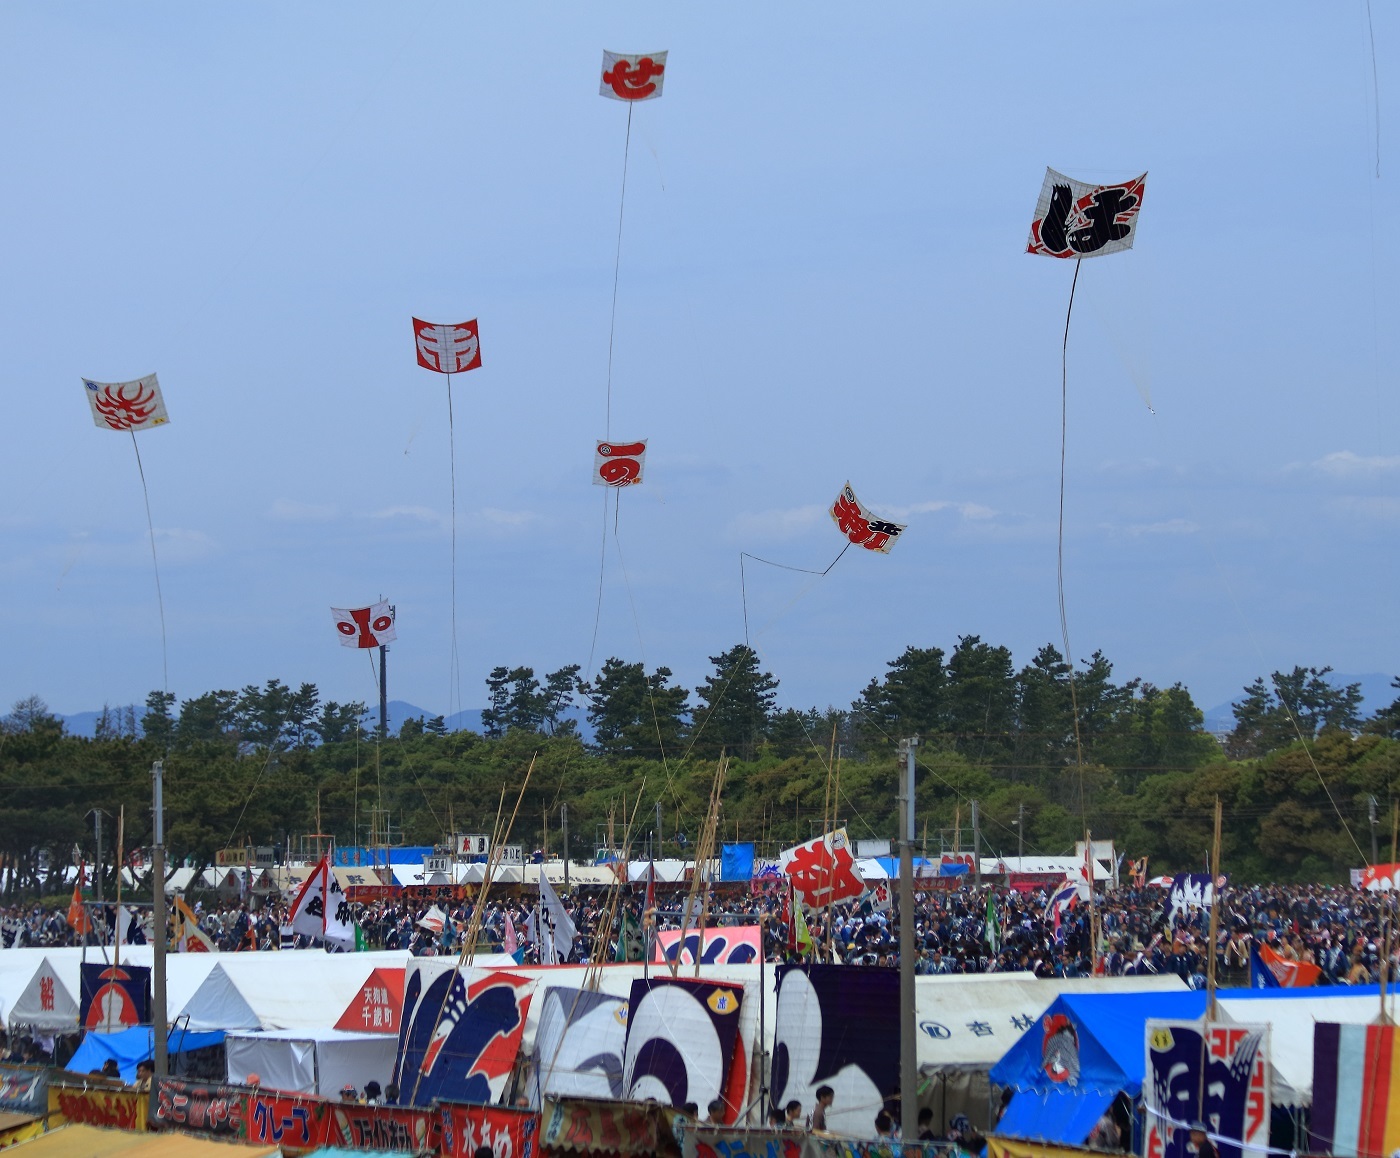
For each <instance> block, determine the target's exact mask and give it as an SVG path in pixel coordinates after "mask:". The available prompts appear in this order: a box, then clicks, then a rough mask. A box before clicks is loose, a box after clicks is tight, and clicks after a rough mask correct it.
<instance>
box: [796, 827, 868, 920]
mask: <svg viewBox="0 0 1400 1158" xmlns="http://www.w3.org/2000/svg"><path fill="white" fill-rule="evenodd" d="M781 863H782V869H783V872H784V873H786V874H787V876H788V877H789V878H790V879H791V880H792V891H793V893H794V894H795V895H796V897H797V899H798V901H799V902H800V903H801V904H802V905H803V906H805V907H806V908H808V909H821V908H825V907H826V906H827V905H829V904H840V903H841V902H843V901H853V900H855V899H856V898H857V897H859V896H860V895H861V894H862V893H863V892H865V881H863V880H862V879H861V875H860V873H858V872H857V871H856V858H855V857H854V856H853V855H852V854H851V842H850V841H849V840H848V839H847V837H846V830H845V829H844V828H838V829H837V830H836V831H835V832H828V833H826V834H825V835H824V836H819V837H817V838H816V839H815V840H809V841H806V842H804V843H803V844H799V845H795V846H793V847H792V848H789V849H785V850H784V851H783V854H782V862H781Z"/></svg>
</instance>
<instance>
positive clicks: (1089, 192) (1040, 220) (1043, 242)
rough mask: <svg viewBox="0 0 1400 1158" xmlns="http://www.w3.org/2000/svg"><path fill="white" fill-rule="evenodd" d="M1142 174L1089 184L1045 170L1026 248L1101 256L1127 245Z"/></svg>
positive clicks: (1051, 253)
mask: <svg viewBox="0 0 1400 1158" xmlns="http://www.w3.org/2000/svg"><path fill="white" fill-rule="evenodd" d="M1146 184H1147V174H1146V173H1144V174H1143V175H1142V176H1141V177H1134V178H1132V180H1130V181H1123V182H1121V183H1120V184H1117V185H1090V184H1088V183H1087V182H1084V181H1076V180H1074V179H1073V178H1072V177H1066V176H1065V175H1064V174H1063V173H1057V172H1055V170H1054V169H1046V170H1045V184H1044V185H1042V186H1041V189H1040V199H1039V200H1038V201H1037V202H1036V203H1035V220H1034V221H1032V222H1031V236H1030V241H1029V242H1028V243H1027V244H1026V252H1027V253H1040V254H1044V255H1045V256H1046V257H1076V258H1077V257H1103V256H1104V255H1105V254H1109V253H1120V252H1122V251H1123V250H1125V249H1132V247H1133V237H1134V236H1135V235H1136V233H1137V216H1138V210H1140V209H1141V208H1142V194H1143V189H1144V187H1145V186H1146Z"/></svg>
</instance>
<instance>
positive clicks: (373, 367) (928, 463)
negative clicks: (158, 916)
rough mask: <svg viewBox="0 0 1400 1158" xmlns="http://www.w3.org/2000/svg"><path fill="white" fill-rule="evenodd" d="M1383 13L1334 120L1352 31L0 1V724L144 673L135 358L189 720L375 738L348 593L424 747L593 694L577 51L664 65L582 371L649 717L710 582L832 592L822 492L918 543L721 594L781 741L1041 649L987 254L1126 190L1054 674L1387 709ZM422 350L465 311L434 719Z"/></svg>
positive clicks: (1021, 433)
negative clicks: (1051, 196)
mask: <svg viewBox="0 0 1400 1158" xmlns="http://www.w3.org/2000/svg"><path fill="white" fill-rule="evenodd" d="M1373 7H1374V13H1375V21H1376V23H1375V43H1376V60H1377V65H1378V68H1377V72H1378V79H1379V86H1378V87H1379V107H1378V108H1377V105H1376V103H1375V99H1374V96H1373V88H1372V67H1371V54H1370V49H1369V44H1368V39H1367V27H1366V13H1365V6H1364V4H1363V3H1359V2H1357V3H1339V4H1328V5H1318V4H1304V3H1276V4H1271V5H1268V6H1261V5H1243V4H1241V5H1217V4H1206V3H1197V4H1187V5H1182V4H1173V5H1165V4H1155V5H1133V6H1131V7H1129V8H1120V9H1113V10H1092V11H1090V10H1085V11H1084V12H1083V13H1079V14H1077V15H1074V14H1067V13H1066V12H1064V11H1057V12H1056V14H1055V15H1054V17H1053V19H1052V18H1051V11H1050V9H1048V8H1045V7H1043V6H1037V5H1016V6H1009V5H993V4H977V5H971V6H969V5H951V4H946V5H945V4H931V3H910V4H884V5H875V6H867V5H862V6H851V5H839V6H838V5H822V4H818V5H811V4H804V5H796V4H762V5H752V4H746V5H740V4H727V5H725V4H708V5H703V6H700V5H691V6H680V5H659V4H656V3H648V4H635V5H620V4H595V5H589V6H587V11H584V10H582V9H581V8H580V7H579V6H564V5H557V6H545V5H504V4H497V5H473V6H470V7H468V6H465V5H458V4H451V5H443V4H414V5H411V6H409V5H380V4H375V5H369V4H354V3H342V4H336V5H324V4H322V5H299V6H288V5H284V4H270V3H264V4H260V3H238V4H217V5H204V4H199V5H194V4H187V3H180V4H154V3H150V4H142V5H139V6H133V5H110V4H99V3H87V4H64V3H11V4H6V5H4V6H3V7H0V98H3V107H4V108H5V109H6V110H7V113H6V115H5V116H4V118H3V121H2V122H0V124H3V130H2V132H3V135H2V136H0V171H3V173H4V178H5V179H4V181H3V184H0V212H2V213H3V223H4V224H3V243H0V268H2V269H3V273H4V285H5V303H4V306H5V308H4V309H3V311H0V375H3V379H4V383H5V397H6V399H7V409H6V421H5V422H4V424H3V429H0V488H3V493H4V495H5V496H6V499H7V501H6V502H5V503H4V506H3V509H0V535H2V536H3V540H2V541H3V544H4V549H3V551H2V552H0V596H3V606H4V607H5V609H6V611H7V617H8V625H7V630H6V632H5V634H4V640H5V643H4V650H3V662H0V706H2V705H7V704H8V703H9V702H11V701H12V700H14V699H16V698H18V697H20V696H24V695H27V694H29V693H38V694H39V695H41V696H43V697H44V698H45V699H46V700H48V702H49V703H50V705H51V706H52V707H54V708H55V709H56V710H59V711H63V712H74V711H79V710H83V709H89V708H94V707H98V706H100V705H101V704H102V703H103V702H104V701H108V702H111V703H114V704H116V703H124V702H128V701H131V700H137V701H139V700H141V699H142V698H144V696H145V695H146V693H147V692H148V691H149V690H150V689H152V688H155V687H158V686H160V684H161V681H162V666H161V645H160V630H159V620H158V617H157V606H156V598H155V588H154V582H153V578H152V571H151V560H150V554H149V547H148V543H147V539H146V524H145V514H144V509H143V507H142V500H141V491H140V484H139V480H138V477H137V472H136V463H135V458H134V455H133V453H132V446H131V440H130V438H129V437H128V436H126V435H119V434H114V433H109V432H104V431H99V430H97V429H96V428H95V427H94V426H93V425H92V422H91V419H90V417H89V415H88V411H87V407H86V405H85V403H84V399H83V393H82V388H81V385H80V381H79V379H80V377H81V376H90V377H94V378H98V379H103V380H108V381H114V380H119V379H126V378H134V377H137V376H139V375H142V374H146V373H150V372H151V371H153V370H154V371H158V372H159V374H160V380H161V382H162V384H163V386H164V389H165V393H166V400H167V405H168V407H169V410H170V415H171V422H170V425H169V426H167V427H164V428H161V429H158V430H153V431H149V432H144V433H142V434H140V435H139V436H138V437H139V439H140V446H141V452H142V456H143V459H144V462H145V470H146V475H147V478H148V480H149V482H150V486H151V507H152V512H153V516H154V521H155V526H156V535H157V543H158V548H159V554H160V563H161V576H162V579H163V582H164V595H165V609H166V619H167V625H168V635H169V678H170V685H169V686H170V690H171V691H173V692H175V693H176V694H177V695H179V696H180V697H181V698H185V697H188V696H191V695H195V694H198V693H200V692H202V691H205V690H208V689H211V688H216V687H239V686H241V685H243V684H247V683H252V682H256V683H261V682H262V681H264V680H266V679H268V678H269V677H277V678H280V679H283V680H286V681H290V682H299V681H302V680H310V681H314V682H315V683H317V684H318V685H319V686H320V687H321V689H322V691H323V693H324V694H326V695H327V696H330V697H334V698H337V699H342V700H344V699H352V698H360V699H366V700H372V699H373V698H374V697H375V695H376V692H375V685H374V681H373V678H372V675H371V668H370V664H369V663H368V662H367V660H366V657H365V655H364V654H357V653H356V652H353V651H350V650H347V649H344V648H341V647H340V646H338V637H337V636H336V634H335V632H334V630H333V628H332V624H331V620H330V615H329V611H328V608H329V606H330V605H332V604H337V605H358V604H361V603H365V602H369V601H371V600H373V599H374V598H376V597H377V596H378V595H380V594H381V593H382V594H383V595H385V596H387V597H389V598H391V599H392V600H393V601H394V602H395V603H396V605H397V607H398V613H399V636H400V639H399V642H398V643H397V644H396V645H395V646H394V648H393V649H392V651H391V654H390V657H389V664H390V694H391V696H393V697H394V698H402V699H406V700H410V701H412V702H414V703H417V704H420V705H422V706H423V707H425V708H428V709H429V710H433V711H448V710H452V709H455V708H457V707H459V706H460V707H475V706H479V705H480V704H481V703H482V702H483V701H484V698H485V697H484V687H483V684H482V680H483V678H484V676H485V674H486V672H487V671H488V670H489V669H490V668H491V667H492V666H493V665H495V664H500V663H504V664H530V665H533V666H534V667H535V668H536V670H538V671H543V670H549V669H553V668H556V667H559V666H561V665H563V664H566V663H570V662H577V663H580V664H585V663H586V662H587V661H588V658H589V653H590V645H591V642H592V639H593V631H594V609H595V604H596V599H597V592H598V586H597V584H598V571H599V553H600V545H601V543H600V540H601V532H602V528H603V525H604V524H603V515H602V504H603V498H604V494H605V492H604V491H603V490H602V489H601V488H597V487H593V486H591V485H590V484H589V474H590V469H591V464H592V460H591V454H592V447H591V443H592V440H594V439H596V438H600V437H602V436H603V435H604V425H603V424H604V399H605V378H606V371H607V359H608V318H609V306H610V301H611V293H612V284H613V257H614V248H615V245H616V227H617V216H618V194H619V181H620V178H621V170H622V155H623V140H624V131H625V125H626V119H627V107H626V106H625V105H623V104H620V103H618V102H614V101H608V100H603V99H602V98H600V97H599V96H598V95H597V86H598V81H597V70H598V67H599V63H600V60H601V55H602V52H603V50H604V49H605V48H608V49H613V50H615V51H623V52H629V51H648V50H657V49H668V50H669V52H670V58H669V62H668V68H667V73H666V86H665V96H664V97H663V98H662V99H661V100H659V101H653V102H649V103H647V104H644V105H640V106H637V107H636V108H635V113H634V119H633V125H632V140H631V164H630V169H629V180H628V188H627V206H626V217H625V234H624V238H623V246H622V264H621V275H620V282H619V292H618V305H617V329H616V342H615V350H614V369H613V400H612V415H613V424H612V434H613V436H614V437H617V438H633V437H646V438H649V439H650V440H651V449H650V454H649V458H648V472H649V473H648V477H647V480H646V482H645V484H644V485H643V486H641V487H638V488H634V489H633V490H631V491H629V492H627V493H624V494H622V495H621V511H620V519H619V521H618V536H617V539H616V540H614V539H613V538H612V535H611V527H612V524H611V521H609V522H608V524H607V526H608V529H609V537H608V551H607V562H606V570H605V574H604V583H603V599H602V615H601V620H600V622H599V624H598V631H597V646H596V651H595V652H594V663H595V666H596V664H598V663H601V661H602V659H603V658H605V657H606V656H608V655H612V654H616V655H619V656H622V657H624V658H627V659H638V658H645V660H646V661H647V663H648V665H656V664H666V665H668V666H670V667H672V668H673V669H674V670H675V671H676V673H677V675H678V677H679V678H680V679H682V680H683V681H684V682H686V683H687V684H691V685H693V684H694V683H695V682H697V681H698V680H699V679H701V678H702V677H703V676H704V674H705V673H706V671H707V670H708V669H709V664H708V661H707V658H706V657H707V656H710V655H715V654H718V652H719V651H720V650H721V649H723V648H725V647H728V646H731V645H732V644H734V643H736V642H738V641H740V640H741V639H742V638H743V607H742V605H741V600H740V588H739V567H738V554H739V552H740V551H741V550H747V551H751V552H754V553H756V554H759V555H762V556H764V557H766V558H770V559H775V560H778V561H782V562H787V563H791V564H793V565H795V566H804V567H815V568H820V567H824V566H825V565H826V564H827V563H828V562H830V561H831V559H832V558H833V557H834V556H835V554H836V552H837V551H838V550H839V549H840V545H841V539H840V537H839V535H838V533H837V531H836V530H835V528H834V527H833V526H832V524H831V523H830V521H829V520H828V519H827V518H826V515H825V513H824V511H825V508H826V506H828V505H829V504H830V503H831V501H832V500H833V498H834V497H835V495H836V492H837V490H838V488H839V487H840V486H841V484H842V483H843V482H845V481H846V479H847V478H849V479H850V480H851V481H852V483H853V485H854V486H855V489H856V491H857V493H858V494H859V495H860V497H861V499H862V500H863V501H864V502H865V503H866V504H867V505H869V506H871V507H873V508H874V509H875V510H876V511H877V512H879V513H881V514H885V515H888V516H891V517H894V518H898V519H899V520H900V521H904V522H908V523H909V524H910V525H909V529H908V531H907V532H906V533H905V535H904V537H903V538H902V539H901V540H900V541H899V542H898V544H897V546H896V548H895V550H894V551H893V553H892V554H890V555H889V556H888V557H883V556H874V555H870V554H867V553H865V552H860V551H857V550H855V549H853V550H852V551H851V552H850V553H848V554H847V556H846V557H845V558H844V559H843V560H842V561H841V563H840V564H839V565H838V566H837V567H836V568H835V569H833V570H832V572H831V573H830V575H828V576H827V577H826V578H825V579H822V580H819V581H815V582H813V581H811V577H809V576H803V575H799V574H794V573H791V572H784V571H778V570H774V569H771V568H761V567H751V568H750V569H749V571H748V612H749V619H750V625H751V628H752V629H753V632H754V636H753V639H754V643H755V646H756V647H758V649H759V651H760V653H761V655H762V658H763V660H764V662H765V664H766V665H768V666H769V667H770V669H771V670H772V671H773V672H774V673H775V674H776V675H777V676H778V677H779V678H780V680H781V681H782V692H781V698H782V700H783V702H784V703H788V704H794V705H797V706H808V705H812V704H816V705H822V706H824V705H826V704H827V703H829V702H830V703H837V704H845V703H848V702H849V701H850V699H851V698H852V697H853V696H854V695H855V694H856V693H857V692H858V691H859V689H860V688H861V686H862V685H864V683H865V682H866V681H867V680H868V679H869V678H870V677H871V676H872V675H875V674H877V673H879V672H881V671H882V670H883V665H884V662H885V661H886V660H888V659H891V658H893V657H894V656H895V655H897V654H898V653H899V652H900V651H902V650H903V648H904V647H905V646H906V645H908V644H911V643H912V644H918V645H921V646H928V645H933V644H937V645H940V646H943V647H945V648H951V647H952V646H953V644H954V643H955V641H956V637H957V636H958V635H959V634H964V633H969V632H971V633H978V634H980V635H982V636H983V637H984V638H986V639H989V640H992V641H994V642H998V643H1005V644H1008V645H1010V646H1011V647H1012V648H1013V649H1014V651H1015V653H1016V658H1017V662H1018V663H1021V662H1025V661H1027V660H1029V658H1030V656H1031V655H1032V653H1033V652H1034V650H1035V649H1036V648H1037V647H1038V646H1039V645H1041V644H1043V643H1045V642H1050V641H1058V638H1059V625H1058V615H1057V609H1056V598H1055V518H1056V488H1057V478H1058V473H1057V472H1058V465H1059V423H1060V411H1059V406H1060V342H1061V336H1062V330H1063V326H1064V317H1065V305H1066V300H1067V297H1068V293H1069V287H1070V278H1071V276H1072V273H1073V267H1072V266H1071V265H1070V264H1069V263H1067V262H1058V261H1054V260H1050V259H1046V258H1038V257H1032V256H1028V255H1026V254H1025V253H1024V248H1025V240H1026V234H1027V229H1028V226H1029V221H1030V217H1031V211H1032V209H1033V207H1034V204H1035V199H1036V194H1037V192H1038V191H1039V188H1040V184H1041V180H1042V176H1043V174H1044V170H1045V167H1046V166H1047V165H1053V166H1054V167H1055V168H1057V169H1060V170H1062V171H1064V172H1066V173H1069V174H1072V175H1075V176H1078V177H1081V178H1085V179H1090V180H1103V181H1113V180H1121V179H1124V178H1127V177H1130V176H1133V175H1135V174H1137V173H1139V172H1141V171H1142V170H1144V169H1146V170H1148V173H1149V176H1148V183H1147V193H1146V199H1145V205H1144V208H1143V211H1142V216H1141V224H1140V231H1139V235H1138V241H1137V246H1136V248H1135V249H1134V250H1133V251H1132V252H1130V253H1125V254H1120V255H1117V256H1112V257H1106V258H1103V259H1100V260H1093V261H1089V262H1087V263H1085V264H1084V266H1083V269H1082V272H1081V275H1080V278H1079V286H1078V297H1077V301H1076V306H1075V313H1074V320H1073V326H1072V329H1071V333H1070V344H1069V396H1070V412H1069V450H1068V462H1069V475H1068V479H1069V490H1068V499H1067V503H1068V506H1067V534H1066V542H1065V551H1066V594H1067V601H1068V609H1069V619H1070V627H1071V633H1072V639H1073V642H1074V647H1075V651H1076V653H1077V654H1078V655H1079V656H1080V657H1084V656H1087V655H1088V654H1089V653H1090V652H1091V651H1092V650H1093V649H1095V648H1102V649H1103V650H1104V651H1105V652H1106V653H1107V654H1108V656H1109V657H1110V658H1111V659H1112V660H1113V661H1114V662H1115V664H1116V665H1117V667H1116V670H1117V674H1118V675H1119V676H1120V677H1122V678H1128V677H1130V676H1142V677H1144V678H1147V679H1150V680H1153V681H1155V682H1158V683H1171V682H1173V681H1176V680H1182V681H1185V682H1186V683H1187V684H1188V685H1189V686H1190V687H1191V689H1192V690H1193V692H1194V693H1195V694H1196V697H1197V701H1198V702H1199V703H1201V704H1202V705H1210V704H1213V703H1216V702H1219V701H1221V700H1224V699H1227V698H1229V697H1230V696H1232V695H1233V694H1235V693H1236V692H1237V691H1238V689H1239V688H1240V686H1241V685H1242V684H1244V683H1246V682H1248V681H1249V680H1250V679H1252V678H1253V677H1254V676H1255V675H1257V674H1260V673H1264V672H1267V671H1269V670H1271V669H1273V668H1277V667H1284V666H1291V665H1293V664H1295V663H1301V664H1316V665H1323V664H1331V665H1332V666H1334V667H1335V668H1337V669H1338V670H1340V671H1344V672H1366V671H1383V672H1394V671H1396V670H1400V660H1397V657H1396V651H1397V642H1398V640H1397V628H1398V627H1400V623H1397V616H1396V600H1395V595H1394V586H1395V575H1396V571H1397V564H1398V563H1400V551H1397V543H1396V533H1397V530H1400V493H1397V487H1396V483H1397V481H1400V448H1397V445H1396V429H1397V418H1400V405H1397V400H1396V391H1395V387H1396V373H1395V367H1396V365H1397V354H1398V353H1400V326H1397V324H1396V318H1397V305H1400V282H1398V280H1397V279H1398V278H1400V275H1397V268H1398V267H1400V244H1397V240H1396V230H1395V224H1394V223H1395V222H1396V220H1397V219H1400V212H1398V211H1400V196H1397V188H1400V185H1398V184H1397V182H1400V70H1397V69H1396V67H1395V62H1396V60H1397V55H1398V54H1400V11H1397V9H1396V8H1395V7H1394V6H1393V5H1385V4H1380V5H1374V6H1373ZM1377 114H1379V130H1380V144H1379V152H1380V161H1379V165H1380V176H1379V178H1378V177H1377V175H1376V173H1377V138H1376V132H1377V129H1376V126H1377ZM415 314H416V315H418V316H420V317H424V318H428V319H430V320H433V321H442V322H452V321H458V320H461V319H463V318H468V317H477V318H479V319H480V328H481V348H482V355H483V361H484V366H483V368H482V369H480V370H478V371H474V372H472V373H470V374H468V375H465V376H458V377H455V378H454V379H453V401H454V410H455V419H456V465H457V482H458V498H457V531H458V580H457V588H458V598H457V604H458V606H457V622H458V635H459V647H460V654H461V660H460V663H461V690H460V692H457V691H454V690H453V689H452V683H451V680H452V674H451V673H452V661H451V647H450V633H451V632H450V623H451V605H450V597H449V582H450V571H449V534H450V514H449V512H450V492H449V483H448V477H449V476H448V463H449V459H448V430H447V399H446V391H445V389H444V380H443V378H442V377H441V376H439V375H435V374H432V373H429V372H428V371H425V370H422V369H420V368H419V367H418V366H417V365H416V364H415V358H414V351H413V340H412V331H411V327H410V317H411V316H413V315H415ZM1149 402H1150V406H1151V408H1152V410H1155V414H1154V413H1152V411H1151V410H1149ZM619 547H620V551H619ZM624 559H625V567H624V565H623V562H622V560H624ZM629 591H630V599H629Z"/></svg>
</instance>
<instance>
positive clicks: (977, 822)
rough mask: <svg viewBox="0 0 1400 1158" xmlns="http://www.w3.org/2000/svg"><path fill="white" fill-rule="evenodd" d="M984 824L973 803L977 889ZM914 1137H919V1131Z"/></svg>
mask: <svg viewBox="0 0 1400 1158" xmlns="http://www.w3.org/2000/svg"><path fill="white" fill-rule="evenodd" d="M981 825H982V822H981V817H980V815H979V813H978V811H977V801H975V800H974V801H973V802H972V871H973V873H975V874H976V877H977V887H978V888H979V889H980V888H981V887H982V826H981ZM914 1136H915V1137H916V1138H917V1137H918V1131H915V1133H914Z"/></svg>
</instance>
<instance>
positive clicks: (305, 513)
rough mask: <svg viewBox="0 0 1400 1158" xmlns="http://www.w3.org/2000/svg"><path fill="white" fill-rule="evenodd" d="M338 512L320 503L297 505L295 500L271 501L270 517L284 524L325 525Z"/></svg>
mask: <svg viewBox="0 0 1400 1158" xmlns="http://www.w3.org/2000/svg"><path fill="white" fill-rule="evenodd" d="M338 513H339V512H338V511H337V510H336V508H335V507H332V506H327V505H325V504H322V503H299V502H297V501H296V500H295V499H273V500H272V512H271V514H272V517H273V518H274V519H280V520H281V521H282V522H285V523H325V522H329V521H330V520H331V519H334V518H335V517H336V515H337V514H338Z"/></svg>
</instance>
